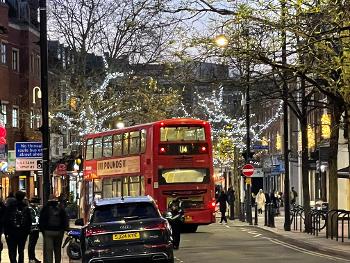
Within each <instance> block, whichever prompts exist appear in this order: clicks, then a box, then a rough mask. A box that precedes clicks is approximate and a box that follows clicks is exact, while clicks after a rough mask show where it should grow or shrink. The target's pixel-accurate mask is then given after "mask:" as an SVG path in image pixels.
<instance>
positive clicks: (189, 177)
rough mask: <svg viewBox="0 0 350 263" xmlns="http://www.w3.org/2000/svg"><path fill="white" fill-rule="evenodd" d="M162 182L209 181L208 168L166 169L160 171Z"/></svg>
mask: <svg viewBox="0 0 350 263" xmlns="http://www.w3.org/2000/svg"><path fill="white" fill-rule="evenodd" d="M159 181H160V184H176V183H208V182H209V171H208V169H196V168H193V169H164V170H161V171H160V178H159Z"/></svg>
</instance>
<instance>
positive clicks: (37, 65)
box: [35, 55, 40, 77]
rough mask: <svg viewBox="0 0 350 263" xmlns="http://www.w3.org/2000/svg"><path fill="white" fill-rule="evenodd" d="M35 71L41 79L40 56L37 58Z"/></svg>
mask: <svg viewBox="0 0 350 263" xmlns="http://www.w3.org/2000/svg"><path fill="white" fill-rule="evenodd" d="M35 71H36V75H37V76H38V77H40V56H38V55H37V56H36V57H35Z"/></svg>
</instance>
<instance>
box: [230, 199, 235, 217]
mask: <svg viewBox="0 0 350 263" xmlns="http://www.w3.org/2000/svg"><path fill="white" fill-rule="evenodd" d="M234 208H235V205H234V203H233V202H231V203H230V220H235V209H234Z"/></svg>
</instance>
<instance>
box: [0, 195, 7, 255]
mask: <svg viewBox="0 0 350 263" xmlns="http://www.w3.org/2000/svg"><path fill="white" fill-rule="evenodd" d="M5 211H6V207H5V204H4V202H3V201H2V199H0V262H1V254H2V250H3V249H4V245H3V243H2V234H3V229H4V217H5Z"/></svg>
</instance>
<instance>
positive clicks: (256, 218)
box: [254, 203, 258, 226]
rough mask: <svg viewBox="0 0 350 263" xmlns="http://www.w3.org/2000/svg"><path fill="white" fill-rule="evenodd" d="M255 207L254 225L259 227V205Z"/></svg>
mask: <svg viewBox="0 0 350 263" xmlns="http://www.w3.org/2000/svg"><path fill="white" fill-rule="evenodd" d="M254 207H255V218H254V219H255V220H254V225H255V226H257V225H258V205H257V204H256V203H255V205H254Z"/></svg>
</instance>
